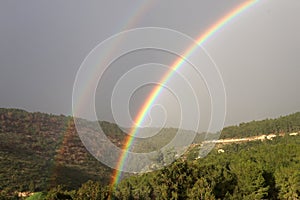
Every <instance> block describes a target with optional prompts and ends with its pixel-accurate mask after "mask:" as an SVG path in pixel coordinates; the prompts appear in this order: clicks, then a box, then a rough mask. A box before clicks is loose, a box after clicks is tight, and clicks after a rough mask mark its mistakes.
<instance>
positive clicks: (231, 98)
mask: <svg viewBox="0 0 300 200" xmlns="http://www.w3.org/2000/svg"><path fill="white" fill-rule="evenodd" d="M240 2H241V1H219V0H209V1H204V0H201V1H199V0H194V1H188V2H187V1H181V0H172V1H171V0H170V1H157V0H156V1H151V2H150V3H149V1H141V0H139V1H130V2H129V1H114V0H110V1H74V0H72V1H71V0H70V1H32V0H28V1H14V0H10V1H1V3H0V70H1V71H0V94H1V96H0V107H17V108H23V109H26V110H29V111H41V112H48V113H56V114H61V113H62V114H66V115H70V114H71V112H72V87H73V83H74V79H75V75H76V72H77V70H78V69H79V66H80V64H81V63H82V61H83V59H84V58H85V56H86V55H87V54H88V53H89V52H90V50H92V49H93V48H94V47H95V46H96V45H97V44H98V43H100V42H101V41H103V40H105V39H106V38H108V37H110V36H111V35H113V34H116V33H118V32H120V31H122V30H124V29H129V28H135V27H145V26H155V27H156V26H157V27H165V28H171V29H175V30H178V31H180V32H183V33H185V34H187V35H189V36H191V37H193V38H195V39H196V38H197V36H199V35H200V33H201V32H203V31H204V30H205V29H206V28H208V27H209V26H210V25H211V24H212V23H214V22H215V21H217V20H218V19H219V18H220V17H222V16H223V15H224V14H226V13H227V12H228V11H230V10H231V9H232V8H233V7H234V6H236V5H238V4H239V3H240ZM299 10H300V1H299V0H287V1H281V0H272V1H271V0H269V1H265V0H264V1H260V2H259V3H257V4H256V5H255V6H254V7H252V8H250V9H249V10H247V11H246V12H244V13H242V14H241V15H240V16H239V17H237V18H235V19H234V20H233V21H231V22H230V23H229V24H228V25H226V26H225V27H224V28H223V29H222V30H219V31H218V32H217V33H216V34H215V35H213V36H212V38H211V39H209V40H208V41H207V42H206V43H205V44H204V47H205V48H206V50H207V51H208V52H209V54H210V55H211V56H212V58H213V59H214V61H215V62H216V64H217V65H218V67H219V69H220V71H221V74H222V77H223V79H224V83H225V87H226V93H227V117H226V125H228V124H236V123H239V122H242V121H249V120H253V119H262V118H266V117H276V116H279V115H284V114H288V113H291V112H296V111H300V93H299V86H300V79H299V74H300V66H299V64H300V56H299V52H300V37H299V35H300V22H299V19H300V13H299Z"/></svg>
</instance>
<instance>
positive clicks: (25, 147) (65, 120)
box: [0, 108, 300, 192]
mask: <svg viewBox="0 0 300 200" xmlns="http://www.w3.org/2000/svg"><path fill="white" fill-rule="evenodd" d="M89 123H100V125H101V127H102V129H103V131H104V132H105V133H106V135H107V137H108V138H109V139H110V140H111V141H112V142H113V143H114V144H116V145H117V146H122V145H123V141H124V138H125V136H126V134H125V133H124V132H123V131H122V130H121V129H120V128H119V127H118V126H117V125H116V124H113V123H110V122H89ZM153 130H154V129H148V130H145V131H146V132H147V131H150V132H151V131H153ZM177 131H178V130H177V129H174V128H167V129H162V130H161V131H160V132H159V135H158V136H154V137H152V138H151V139H136V140H135V146H134V150H135V151H136V152H149V151H153V150H155V149H157V148H159V147H161V146H164V145H165V144H166V143H167V142H169V141H170V139H172V138H173V137H174V135H175V134H176V132H177ZM297 131H300V113H299V112H298V113H295V114H291V115H288V116H285V117H280V118H278V119H266V120H262V121H252V122H249V123H241V124H240V125H239V126H230V127H226V128H224V129H223V131H222V134H221V138H242V137H249V136H255V135H262V134H269V133H284V132H297ZM186 133H187V134H190V133H193V132H191V131H186ZM193 134H194V133H193ZM159 136H160V137H159ZM204 137H205V134H204V133H203V134H197V135H196V138H195V140H194V143H200V142H201V141H203V139H204ZM197 153H198V151H194V154H195V155H192V156H190V157H195V156H197V155H196V154H197ZM174 155H175V154H173V156H174ZM161 164H162V165H163V163H161ZM111 175H112V169H110V168H108V167H106V166H105V165H103V164H101V163H100V162H99V161H98V160H96V159H95V158H94V157H93V156H92V155H91V154H90V153H89V152H88V151H87V150H86V148H85V147H84V146H83V144H82V142H81V140H80V138H79V137H78V135H77V132H76V129H75V125H74V121H73V118H72V117H69V116H64V115H52V114H45V113H40V112H35V113H30V112H27V111H24V110H20V109H6V108H0V192H1V191H43V190H48V189H50V188H53V187H55V186H57V185H64V186H65V187H66V189H68V190H71V189H77V188H79V187H80V186H81V185H82V183H85V182H86V181H88V180H93V181H98V182H100V183H101V184H102V185H106V184H108V183H109V181H110V179H111Z"/></svg>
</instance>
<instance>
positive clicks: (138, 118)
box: [111, 0, 258, 189]
mask: <svg viewBox="0 0 300 200" xmlns="http://www.w3.org/2000/svg"><path fill="white" fill-rule="evenodd" d="M257 2H258V0H251V1H246V2H244V3H242V4H241V5H239V6H238V7H236V8H235V9H233V10H232V11H230V12H229V13H228V14H226V15H225V16H224V17H223V18H221V19H220V20H219V21H217V22H216V23H215V24H213V25H212V26H211V27H210V28H209V29H208V30H206V31H205V33H204V34H202V35H201V36H200V37H199V38H198V39H197V40H196V44H195V45H192V46H191V47H189V48H188V49H187V50H186V51H185V53H184V54H183V56H182V58H178V59H177V60H176V61H175V62H174V63H173V64H172V67H171V68H170V69H169V70H168V72H167V73H166V74H165V75H164V76H163V78H162V79H161V81H160V84H158V85H157V86H156V87H155V88H154V89H153V90H152V92H151V93H150V95H149V96H148V98H147V100H146V101H145V103H144V104H143V106H142V109H140V111H139V112H138V114H137V116H136V118H135V120H134V121H135V124H136V125H135V126H134V127H132V129H131V130H130V133H129V134H128V136H127V137H126V139H125V144H124V146H123V149H122V153H121V156H120V158H119V160H118V163H117V166H116V170H115V172H114V175H113V177H112V183H111V185H112V187H113V189H114V188H115V187H116V186H117V184H118V183H119V181H120V177H121V173H122V169H123V167H124V163H125V160H126V158H127V156H128V154H127V152H128V150H129V149H130V147H131V145H132V142H133V140H134V138H135V135H136V134H137V129H138V127H140V126H141V124H142V123H143V121H144V119H145V116H146V114H147V113H148V110H149V109H150V108H151V105H152V104H153V103H154V101H155V100H156V98H157V97H158V95H159V94H160V92H161V91H162V89H163V87H162V86H163V85H164V84H166V83H167V82H168V80H169V79H170V78H171V76H172V75H173V73H174V72H175V71H176V70H178V69H179V68H180V67H181V66H182V64H183V63H184V61H185V60H186V58H188V57H189V56H190V55H191V54H192V53H193V52H194V50H195V49H196V48H197V47H199V46H200V45H202V44H203V43H204V42H205V41H207V40H208V39H209V38H210V37H211V36H212V35H213V34H214V33H216V32H217V31H218V30H220V29H221V28H222V27H224V26H225V25H226V24H227V23H228V22H229V21H231V20H232V19H233V18H235V17H237V16H238V15H239V14H240V13H242V12H243V11H245V10H246V9H248V8H249V7H251V6H252V5H254V4H255V3H257Z"/></svg>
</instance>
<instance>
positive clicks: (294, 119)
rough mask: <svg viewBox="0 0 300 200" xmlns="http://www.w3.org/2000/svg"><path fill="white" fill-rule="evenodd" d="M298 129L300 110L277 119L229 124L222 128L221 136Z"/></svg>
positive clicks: (282, 131)
mask: <svg viewBox="0 0 300 200" xmlns="http://www.w3.org/2000/svg"><path fill="white" fill-rule="evenodd" d="M297 131H300V112H297V113H294V114H290V115H287V116H281V117H279V118H277V119H265V120H261V121H251V122H247V123H240V124H239V125H238V126H228V127H225V128H224V129H223V130H222V133H221V137H220V138H222V139H224V138H242V137H251V136H258V135H263V134H271V133H275V134H280V133H291V132H297Z"/></svg>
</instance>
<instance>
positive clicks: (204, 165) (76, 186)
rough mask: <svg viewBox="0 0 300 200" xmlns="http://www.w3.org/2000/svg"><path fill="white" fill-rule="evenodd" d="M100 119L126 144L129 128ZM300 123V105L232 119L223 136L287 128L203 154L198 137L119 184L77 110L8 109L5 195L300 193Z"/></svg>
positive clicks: (0, 124) (1, 172) (3, 115)
mask: <svg viewBox="0 0 300 200" xmlns="http://www.w3.org/2000/svg"><path fill="white" fill-rule="evenodd" d="M99 123H100V124H101V127H102V128H103V129H104V130H105V133H108V137H109V138H110V140H111V141H113V142H114V143H115V144H116V145H119V146H120V145H122V141H123V139H124V133H123V132H122V130H121V129H119V128H118V127H117V125H115V124H112V123H109V122H99ZM299 127H300V113H295V114H292V115H289V116H285V117H280V118H278V119H267V120H263V121H253V122H249V123H242V124H240V125H239V126H231V127H227V128H224V130H223V132H222V135H221V137H222V138H231V137H233V138H242V137H249V136H255V135H262V134H270V133H275V134H277V135H281V136H280V137H276V138H273V139H272V140H266V141H252V142H245V143H233V144H226V145H225V144H217V145H216V146H215V148H214V149H213V150H212V151H211V152H210V153H209V154H208V155H207V156H206V157H204V158H200V159H199V158H197V153H198V151H199V150H198V149H197V147H198V146H197V145H193V146H192V147H191V148H190V149H189V150H188V152H186V154H185V155H184V156H183V157H182V158H181V159H178V160H177V161H175V162H174V163H172V164H171V165H169V166H167V167H164V168H162V169H161V170H157V171H154V172H150V173H142V174H139V175H132V174H131V175H130V176H129V174H125V175H124V177H125V178H124V179H123V180H122V181H121V182H120V183H119V184H118V185H117V187H116V188H112V187H111V186H110V185H109V182H110V179H111V175H112V170H111V169H109V168H108V167H106V166H104V165H102V164H101V163H100V162H99V161H97V160H96V159H95V158H94V157H92V156H91V155H90V154H89V153H88V152H87V150H86V149H85V148H84V146H83V145H82V144H81V141H80V139H79V137H78V135H77V133H76V129H75V127H74V122H73V119H72V118H71V117H66V116H63V115H60V116H56V115H49V114H43V113H28V112H26V111H23V110H19V109H0V165H1V166H0V199H18V198H20V197H18V193H20V192H34V194H33V195H32V196H31V197H29V198H28V199H299V198H300V136H299V135H295V136H290V135H289V134H287V133H291V132H298V131H299ZM174 133H176V130H175V129H168V130H163V132H161V134H163V135H165V137H164V139H163V140H162V141H159V144H158V141H157V142H153V145H154V144H155V145H158V146H159V145H163V144H164V143H165V140H168V139H170V137H172V136H173V135H174ZM284 133H285V135H284ZM202 137H203V134H199V135H197V138H202ZM197 142H201V139H199V140H198V141H197ZM197 142H195V143H197ZM141 144H145V145H146V144H148V146H147V148H148V149H149V150H151V149H152V148H154V147H157V146H153V145H151V143H150V144H149V143H148V142H145V141H141ZM141 144H140V145H141ZM137 147H138V146H137ZM220 149H221V150H222V151H218V150H220ZM24 198H25V197H24Z"/></svg>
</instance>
